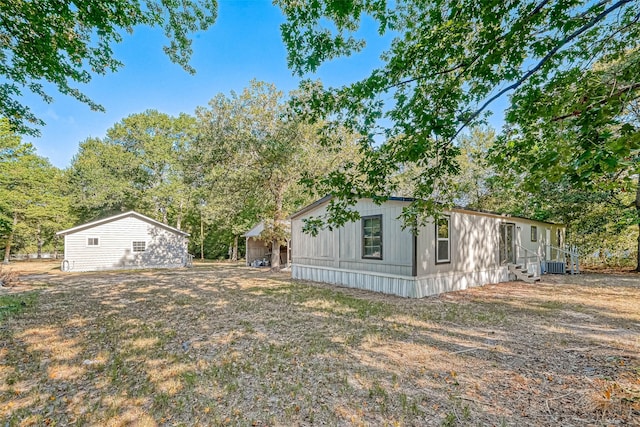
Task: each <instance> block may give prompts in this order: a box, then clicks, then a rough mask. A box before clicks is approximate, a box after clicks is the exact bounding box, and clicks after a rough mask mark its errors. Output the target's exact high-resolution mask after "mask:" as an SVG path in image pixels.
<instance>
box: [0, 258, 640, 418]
mask: <svg viewBox="0 0 640 427" xmlns="http://www.w3.org/2000/svg"><path fill="white" fill-rule="evenodd" d="M24 280H25V281H26V282H27V283H26V284H25V285H24V286H23V289H24V290H27V289H31V288H33V287H34V286H35V285H37V286H38V289H39V294H35V293H28V292H26V291H25V292H22V293H20V292H18V293H16V289H17V288H12V291H11V292H13V293H12V294H10V295H2V294H0V301H3V300H2V299H1V298H10V299H11V301H25V303H26V306H27V307H26V309H23V310H22V309H21V310H18V311H16V312H12V313H11V316H9V317H6V318H5V319H4V321H2V323H0V420H3V423H2V424H3V425H10V426H12V425H72V424H76V425H84V424H92V425H128V424H131V423H136V424H137V425H148V426H155V425H255V426H264V425H313V424H329V425H347V424H348V425H390V426H395V425H434V426H462V425H465V426H466V425H566V426H571V425H575V426H581V425H588V424H593V425H609V424H611V425H620V424H626V425H637V424H638V420H640V360H639V359H638V354H639V353H640V311H639V310H638V307H639V306H640V279H639V278H638V276H635V275H623V276H611V275H609V276H606V275H584V276H579V277H568V276H558V277H552V278H548V280H549V282H547V283H542V284H538V285H527V284H524V283H507V284H499V285H490V286H485V287H483V288H475V289H472V290H469V291H464V292H456V293H452V294H447V295H441V296H439V297H433V298H426V299H422V300H408V299H401V298H396V297H391V296H385V295H379V294H374V293H369V292H364V291H358V290H352V289H343V288H337V287H333V286H329V285H322V284H307V283H298V282H295V281H292V280H290V279H289V278H288V277H287V276H286V275H284V274H271V273H266V272H264V271H260V270H256V269H246V268H241V267H238V266H235V265H232V264H222V263H221V264H215V265H200V266H198V267H196V268H193V269H189V270H176V271H138V272H115V273H114V272H111V273H100V274H98V273H84V274H60V273H59V272H52V273H49V274H47V275H43V274H38V275H32V276H29V275H27V276H26V279H24ZM42 285H46V286H42ZM38 295H39V296H38ZM0 305H4V303H0ZM29 307H33V309H31V308H29ZM634 423H635V424H634Z"/></svg>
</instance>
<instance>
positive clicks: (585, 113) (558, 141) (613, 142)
mask: <svg viewBox="0 0 640 427" xmlns="http://www.w3.org/2000/svg"><path fill="white" fill-rule="evenodd" d="M639 69H640V54H639V53H638V52H637V51H629V52H627V54H626V55H625V56H624V57H622V58H615V59H613V60H612V61H610V62H599V63H597V64H595V65H594V66H592V67H591V68H590V69H589V70H587V71H584V72H583V73H582V75H581V77H580V80H579V81H578V80H577V76H576V75H574V74H575V72H573V73H572V72H571V71H568V72H561V73H558V74H557V75H556V76H554V78H553V79H551V80H550V81H549V82H547V84H546V85H544V86H542V87H540V88H529V89H527V90H523V91H520V92H518V93H517V94H516V95H515V96H514V97H513V100H512V103H513V107H512V108H511V110H510V111H509V113H508V115H507V123H508V125H509V127H508V132H507V133H505V135H503V137H502V138H500V139H499V140H498V143H497V144H496V145H495V147H494V148H493V149H492V158H493V161H494V162H495V163H496V164H497V165H499V167H500V168H501V169H502V170H503V171H508V170H511V171H512V175H513V174H524V176H525V177H526V182H525V184H526V187H527V189H528V190H529V191H532V192H537V193H549V192H550V191H549V190H551V191H554V190H556V189H560V190H561V191H562V190H563V189H564V190H565V191H562V194H564V195H565V197H566V198H567V199H568V200H573V201H575V200H581V201H582V202H583V203H584V204H583V206H582V208H585V207H586V206H591V207H593V208H594V211H596V212H600V213H602V214H603V215H608V218H607V219H603V220H604V222H605V223H606V225H610V226H611V227H613V230H612V231H617V232H618V233H619V232H621V231H622V230H625V229H627V228H628V227H629V226H630V225H631V224H636V225H638V226H639V227H640V220H639V218H640V185H639V183H638V173H640V115H639V114H638V113H639V111H640V110H639V109H638V105H639V104H638V98H639V97H640V83H639V82H638V79H637V78H638V75H637V73H638V70H639ZM567 190H568V191H567ZM549 197H551V198H553V195H549ZM590 202H592V203H593V204H590ZM563 204H565V203H561V205H563ZM596 206H599V208H598V209H595V207H596ZM607 207H609V209H607ZM570 216H571V213H570V212H569V217H570ZM587 217H588V215H587ZM587 217H580V216H578V217H577V218H576V220H577V221H578V223H579V224H581V225H582V226H583V227H584V230H582V232H583V233H591V234H593V235H594V236H600V233H599V232H598V231H597V229H595V230H594V229H593V228H592V227H591V226H590V225H593V226H596V227H598V226H601V227H602V228H603V229H607V228H611V227H603V226H602V225H599V222H600V221H595V222H592V223H589V222H588V221H587V222H585V221H583V220H586V219H587ZM637 232H638V230H636V231H635V233H637ZM624 234H627V233H624ZM636 236H638V242H637V245H638V247H639V248H640V236H639V235H638V234H636ZM606 244H607V243H606V242H601V243H600V245H599V246H596V248H597V247H603V246H604V247H606V246H605V245H606ZM590 246H593V243H591V244H590ZM611 249H613V250H615V249H622V248H611ZM624 249H628V248H624ZM637 270H638V271H640V256H639V258H638V265H637Z"/></svg>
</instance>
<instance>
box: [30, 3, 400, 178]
mask: <svg viewBox="0 0 640 427" xmlns="http://www.w3.org/2000/svg"><path fill="white" fill-rule="evenodd" d="M283 20H284V19H283V16H282V13H281V12H280V9H279V8H277V7H275V6H273V5H272V4H271V2H270V1H269V0H220V1H219V8H218V19H217V21H216V23H215V24H214V25H213V26H212V27H211V28H209V30H208V31H206V32H201V33H196V34H194V35H192V37H193V40H194V41H193V56H192V58H191V65H192V66H194V67H195V68H196V70H197V73H196V74H195V75H190V74H188V73H187V72H186V71H184V70H183V69H182V68H181V67H180V66H179V65H176V64H174V63H172V62H171V61H170V60H169V59H168V57H167V56H166V55H165V54H164V52H163V50H162V46H163V45H164V44H165V42H166V39H165V37H164V35H163V34H162V31H161V30H159V29H150V28H146V27H139V28H136V30H135V32H134V34H133V35H126V36H125V38H124V41H123V42H122V43H120V44H118V45H116V46H115V48H114V54H115V56H116V58H118V59H120V60H121V61H122V62H124V67H123V68H121V69H120V70H119V71H117V72H116V73H111V74H108V75H106V76H95V77H94V78H93V80H92V81H91V83H89V84H88V85H82V86H79V89H80V90H81V91H83V92H84V93H85V94H86V95H88V96H89V97H90V98H91V99H93V100H94V101H96V102H98V103H100V104H102V105H103V106H104V107H105V108H106V110H107V111H106V113H101V112H95V111H91V110H90V109H89V107H88V106H87V105H85V104H82V103H80V102H78V101H76V100H75V99H73V98H70V97H68V96H64V95H60V94H58V93H57V92H55V90H50V91H49V94H50V95H52V96H53V97H54V102H53V103H51V104H47V103H44V102H43V101H42V100H41V99H40V98H39V97H36V96H27V97H25V102H26V103H27V104H28V105H29V106H30V107H31V108H32V109H33V111H34V113H35V114H36V115H37V116H38V117H40V118H42V119H43V120H44V121H45V122H46V123H47V124H46V126H44V127H43V128H41V129H40V131H41V136H40V137H39V138H34V137H28V136H27V137H24V140H25V141H26V142H32V143H33V144H34V145H35V146H36V147H37V149H38V154H40V155H41V156H44V157H47V158H49V160H50V161H51V163H53V164H54V165H55V166H57V167H60V168H65V167H67V166H69V165H70V163H71V160H72V158H73V156H74V155H75V154H76V153H77V151H78V145H79V144H80V143H81V142H82V141H84V140H85V139H86V138H88V137H98V138H101V137H104V136H105V133H106V131H107V129H109V128H110V127H111V126H113V125H114V124H115V123H117V122H119V121H120V120H122V119H123V118H125V117H127V116H129V115H131V114H135V113H140V112H143V111H145V110H147V109H155V110H158V111H161V112H163V113H167V114H170V115H178V114H180V113H187V114H193V113H194V111H195V109H196V107H198V106H206V105H207V103H208V101H209V100H210V99H211V98H213V97H214V96H215V95H216V94H218V93H225V94H228V93H229V92H230V91H232V90H233V91H236V92H240V91H242V89H244V88H245V87H247V86H248V84H249V82H250V81H251V80H252V79H258V80H262V81H266V82H269V83H274V84H275V85H276V86H277V87H278V89H280V90H282V91H284V92H289V91H291V90H293V89H295V88H297V87H298V82H299V79H298V78H297V77H294V76H293V75H292V73H291V71H290V70H289V69H288V68H287V62H286V50H285V47H284V44H283V42H282V39H281V35H280V24H281V23H282V22H283ZM361 34H362V35H363V36H364V37H365V39H366V40H367V48H366V49H365V50H364V51H363V52H361V53H358V54H357V55H355V56H352V57H349V58H341V59H338V60H334V61H331V62H330V63H326V64H324V65H323V66H322V67H321V68H320V70H319V72H318V73H317V74H315V75H311V76H306V77H311V78H314V79H315V78H320V79H321V80H322V82H323V83H324V84H325V85H327V86H339V85H342V84H346V83H349V82H352V81H354V80H356V79H359V78H362V77H365V76H367V75H368V74H369V73H370V72H371V70H372V69H373V68H374V67H376V66H379V65H380V64H381V62H380V59H379V56H380V53H382V52H383V51H384V50H385V49H386V48H387V47H388V45H389V43H390V38H389V37H386V38H381V37H379V36H378V35H377V32H376V25H375V23H374V22H372V21H365V22H364V23H363V26H362V30H361Z"/></svg>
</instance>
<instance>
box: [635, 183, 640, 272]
mask: <svg viewBox="0 0 640 427" xmlns="http://www.w3.org/2000/svg"><path fill="white" fill-rule="evenodd" d="M636 185H637V188H636V212H637V214H638V254H637V256H636V260H637V265H636V271H637V272H638V273H640V177H638V184H636Z"/></svg>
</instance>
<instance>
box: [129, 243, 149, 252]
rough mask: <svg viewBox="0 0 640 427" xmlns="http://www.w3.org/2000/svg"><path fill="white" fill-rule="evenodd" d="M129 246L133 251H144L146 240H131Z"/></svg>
mask: <svg viewBox="0 0 640 427" xmlns="http://www.w3.org/2000/svg"><path fill="white" fill-rule="evenodd" d="M131 246H132V249H133V252H144V251H145V250H146V249H147V242H133V243H132V244H131Z"/></svg>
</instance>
